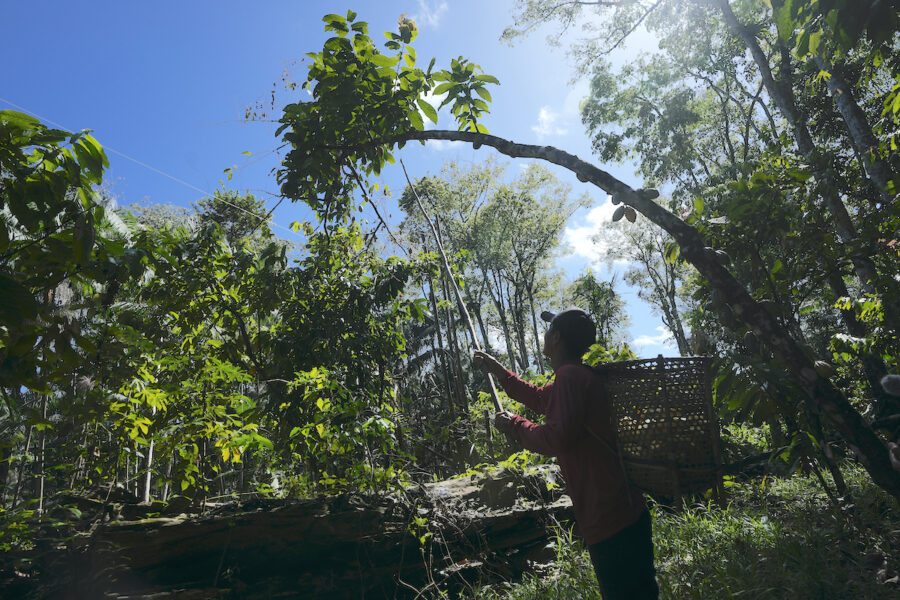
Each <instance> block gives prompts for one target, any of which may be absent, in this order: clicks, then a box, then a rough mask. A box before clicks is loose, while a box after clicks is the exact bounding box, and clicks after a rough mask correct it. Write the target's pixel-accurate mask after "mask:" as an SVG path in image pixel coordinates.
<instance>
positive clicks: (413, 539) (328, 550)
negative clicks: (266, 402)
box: [41, 467, 572, 599]
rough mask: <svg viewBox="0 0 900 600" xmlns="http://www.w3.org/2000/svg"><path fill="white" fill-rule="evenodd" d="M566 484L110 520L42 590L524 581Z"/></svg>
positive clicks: (536, 475)
mask: <svg viewBox="0 0 900 600" xmlns="http://www.w3.org/2000/svg"><path fill="white" fill-rule="evenodd" d="M556 479H558V472H557V471H556V469H555V468H554V467H546V468H541V469H540V470H537V471H535V472H533V473H532V474H530V475H527V476H525V475H522V474H521V473H516V472H512V471H509V470H500V469H498V470H494V471H492V472H490V473H488V474H487V475H476V476H470V477H463V478H459V479H454V480H449V481H443V482H437V483H431V484H425V485H421V486H418V487H416V488H411V489H406V490H405V491H404V492H402V493H399V494H392V495H384V496H361V495H342V496H331V497H321V498H315V499H308V500H296V501H271V500H257V501H254V502H251V503H245V504H243V505H240V506H238V505H227V506H226V505H223V506H219V507H215V508H213V509H212V510H211V511H209V512H208V513H207V514H204V515H186V514H181V515H178V516H158V517H152V518H144V519H140V520H132V521H110V522H107V523H103V524H99V525H96V526H95V527H94V529H93V530H92V531H90V532H85V533H81V534H78V535H76V536H75V537H74V538H73V539H71V540H70V541H69V542H68V544H67V546H66V548H65V549H61V550H59V551H58V552H57V553H56V555H55V556H54V558H53V560H52V561H51V562H52V565H51V564H49V563H48V565H47V568H46V569H45V570H44V574H45V575H44V576H42V578H41V579H42V580H43V581H42V583H41V588H42V594H41V595H42V597H51V598H72V597H78V598H82V597H84V598H87V597H91V598H102V597H107V598H119V599H125V598H128V599H133V598H134V599H136V598H154V599H156V598H201V597H202V598H215V597H221V598H404V597H416V595H417V594H418V593H419V591H421V590H422V589H423V588H425V587H433V588H439V589H447V590H451V591H455V590H459V589H463V588H465V587H467V586H470V585H473V584H474V583H475V582H477V581H480V582H486V581H496V580H498V579H505V580H508V579H516V578H517V577H519V576H521V574H522V573H523V572H524V571H526V570H528V569H529V568H532V567H533V565H534V564H535V563H540V562H547V561H549V560H551V559H552V558H553V551H552V549H551V548H548V544H549V542H550V540H551V539H552V538H553V535H554V534H553V529H552V527H553V525H554V524H556V523H560V522H561V523H563V524H564V526H566V527H568V526H571V522H572V511H571V503H570V501H569V499H568V497H567V496H564V495H563V494H562V492H561V489H560V488H556V487H555V486H554V485H552V483H554V482H555V481H556ZM548 482H550V483H551V485H550V486H548V485H547V483H548ZM548 488H551V489H548ZM129 513H130V514H134V510H131V511H127V510H126V511H122V513H121V514H129ZM417 517H418V522H417V519H416V518H417ZM50 573H53V575H54V576H53V579H52V581H51V580H48V579H47V575H49V574H50Z"/></svg>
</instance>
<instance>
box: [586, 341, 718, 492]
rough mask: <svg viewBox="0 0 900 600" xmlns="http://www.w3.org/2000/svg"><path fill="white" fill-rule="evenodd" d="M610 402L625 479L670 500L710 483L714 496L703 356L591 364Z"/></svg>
mask: <svg viewBox="0 0 900 600" xmlns="http://www.w3.org/2000/svg"><path fill="white" fill-rule="evenodd" d="M593 368H594V370H595V371H596V372H597V373H599V374H600V375H601V376H602V377H603V381H604V389H605V393H606V396H607V398H608V399H609V402H610V404H611V407H612V417H613V423H614V425H615V427H614V428H613V429H614V431H615V435H616V439H615V442H616V447H617V448H618V452H615V450H614V449H613V448H612V447H611V446H610V445H609V444H608V443H607V442H606V441H605V440H603V438H602V437H600V436H598V435H596V434H595V433H594V432H592V431H590V430H589V431H590V433H591V434H592V435H594V437H596V438H597V439H599V440H600V441H601V442H603V444H604V445H605V446H606V447H607V449H608V450H609V451H610V452H614V453H615V454H616V455H617V456H618V457H619V460H620V461H621V463H622V468H623V469H624V471H625V474H626V476H627V477H628V479H629V481H630V482H631V484H632V485H634V486H635V487H637V488H638V489H641V490H643V491H644V492H647V493H649V494H652V495H655V496H663V497H667V498H672V499H674V500H678V499H680V498H681V497H682V496H685V495H690V494H697V493H701V492H705V491H706V490H709V489H712V490H713V493H714V495H715V497H716V498H717V499H718V500H719V501H721V500H722V498H723V488H722V461H721V456H720V454H719V428H718V423H717V421H716V418H715V413H714V412H713V407H712V391H711V386H710V359H709V358H706V357H684V358H663V356H662V355H660V356H659V357H658V358H655V359H642V360H628V361H621V362H613V363H604V364H600V365H597V366H595V367H593Z"/></svg>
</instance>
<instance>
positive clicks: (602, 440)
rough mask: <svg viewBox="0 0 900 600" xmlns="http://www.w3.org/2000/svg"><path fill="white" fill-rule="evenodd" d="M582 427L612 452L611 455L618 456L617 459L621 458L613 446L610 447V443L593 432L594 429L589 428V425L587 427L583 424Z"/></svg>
mask: <svg viewBox="0 0 900 600" xmlns="http://www.w3.org/2000/svg"><path fill="white" fill-rule="evenodd" d="M584 428H585V429H586V430H587V432H588V433H589V434H591V435H592V436H594V437H595V438H596V439H597V440H598V441H599V442H600V443H601V444H603V447H604V448H606V449H607V450H609V451H610V452H612V454H613V456H615V457H616V458H619V460H621V458H620V457H619V453H618V452H616V451H615V450H613V447H612V445H611V444H610V443H609V442H607V441H606V440H605V439H603V437H602V436H600V435H598V434H596V433H594V430H593V429H591V428H590V427H588V426H587V425H585V426H584Z"/></svg>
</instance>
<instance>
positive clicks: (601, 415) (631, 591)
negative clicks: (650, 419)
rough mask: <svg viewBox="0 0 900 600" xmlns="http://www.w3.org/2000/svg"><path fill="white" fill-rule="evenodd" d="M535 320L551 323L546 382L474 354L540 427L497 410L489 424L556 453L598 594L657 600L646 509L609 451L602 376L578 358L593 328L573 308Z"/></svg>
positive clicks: (534, 447) (533, 447)
mask: <svg viewBox="0 0 900 600" xmlns="http://www.w3.org/2000/svg"><path fill="white" fill-rule="evenodd" d="M541 318H542V319H544V320H545V321H548V322H549V323H550V326H549V328H548V329H547V331H546V333H545V335H544V348H543V353H544V355H545V356H547V358H549V359H550V365H551V367H552V369H553V371H554V373H555V376H554V381H553V382H552V383H550V384H548V385H546V386H544V387H537V386H535V385H533V384H530V383H527V382H525V381H522V380H521V379H520V378H519V377H518V376H517V375H516V374H515V373H513V372H512V371H510V370H508V369H506V368H505V367H504V366H503V365H502V364H501V363H500V362H499V361H497V359H495V358H494V357H492V356H491V355H489V354H486V353H484V352H480V351H479V352H476V353H475V356H474V363H475V366H476V367H479V368H481V369H482V370H483V371H485V372H486V373H490V374H492V375H493V376H494V377H496V378H497V380H498V381H499V383H500V385H501V386H502V387H503V389H504V391H505V392H506V393H507V394H508V395H509V397H510V398H513V399H514V400H517V401H519V402H521V403H522V404H524V405H526V406H528V407H529V408H531V409H533V410H535V411H537V412H539V413H543V414H544V415H546V418H545V421H544V424H543V425H538V424H535V423H532V422H530V421H528V420H527V419H524V418H523V417H521V416H519V415H514V414H510V413H508V412H505V411H503V412H498V413H497V414H496V415H495V419H494V424H495V426H496V427H497V429H498V430H500V431H502V432H504V433H506V434H508V435H510V436H512V437H513V438H515V439H516V440H517V441H518V442H519V443H520V444H521V445H522V447H524V448H527V449H528V450H531V451H533V452H539V453H541V454H545V455H548V456H555V457H556V458H557V460H558V462H559V466H560V470H561V471H562V474H563V477H564V478H565V480H566V487H567V489H568V492H569V496H570V497H571V499H572V505H573V508H574V512H575V521H576V523H577V525H578V529H579V533H580V535H581V537H582V538H583V540H584V542H585V545H586V546H587V548H588V551H589V553H590V556H591V562H592V563H593V566H594V572H595V573H596V575H597V581H598V582H599V584H600V591H601V592H602V594H603V599H604V600H618V599H626V598H627V599H629V600H644V599H647V600H652V599H656V598H658V597H659V587H658V586H657V583H656V570H655V568H654V566H653V541H652V538H651V521H650V513H649V512H648V510H647V505H646V503H645V502H644V497H643V495H642V494H641V492H640V491H639V490H637V489H636V488H634V487H632V486H630V485H629V483H628V480H627V478H626V476H625V473H624V471H623V470H622V467H621V463H620V462H619V459H618V457H617V455H616V454H614V452H613V450H614V449H615V445H614V444H615V436H614V431H613V423H612V413H611V408H610V405H609V402H608V401H607V400H606V398H605V396H604V393H603V388H602V380H601V377H600V375H598V374H597V373H596V372H595V371H594V370H592V369H591V368H590V367H588V366H586V365H584V364H582V362H581V357H582V356H583V355H584V353H585V351H587V349H588V348H589V347H590V346H591V345H592V344H593V343H594V340H595V338H596V326H595V325H594V322H593V320H592V319H591V318H590V316H589V315H588V314H587V313H586V312H585V311H583V310H581V309H580V308H575V307H572V308H569V309H566V310H564V311H561V312H560V313H558V314H553V313H550V312H544V313H543V314H541ZM598 437H602V438H603V440H604V441H601V440H599V439H597V438H598Z"/></svg>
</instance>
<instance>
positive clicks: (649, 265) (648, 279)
mask: <svg viewBox="0 0 900 600" xmlns="http://www.w3.org/2000/svg"><path fill="white" fill-rule="evenodd" d="M594 240H595V241H596V242H597V244H598V245H599V246H600V247H601V248H603V254H602V260H604V261H605V262H606V264H607V265H609V266H610V267H612V266H614V265H619V264H621V263H622V262H625V263H627V265H628V266H626V267H625V273H624V279H625V282H626V283H628V284H629V285H631V286H634V287H636V288H637V290H638V297H639V298H640V299H641V300H643V301H644V302H646V303H647V304H649V305H650V307H651V309H652V310H653V311H654V312H655V313H656V314H658V315H659V316H660V318H661V319H662V322H663V325H665V326H666V328H668V330H669V331H670V332H671V334H672V337H673V338H674V339H675V343H676V344H677V345H678V352H679V353H680V354H681V355H682V356H689V355H690V354H691V350H690V346H689V344H688V340H687V335H686V334H685V327H684V324H683V322H682V317H681V315H682V314H683V313H684V311H685V307H684V298H685V294H684V291H683V289H682V286H683V284H684V282H685V278H686V276H687V274H688V273H689V271H690V270H691V268H690V266H689V265H688V264H687V263H685V262H683V261H678V260H672V259H671V248H672V238H671V236H669V235H668V234H667V233H666V232H665V231H662V230H660V229H659V228H658V227H655V226H654V225H653V224H651V223H649V222H647V221H646V220H645V219H637V220H636V222H635V223H629V222H626V221H624V220H620V221H618V222H615V223H608V224H607V225H606V226H604V227H603V228H602V229H601V230H600V231H599V232H598V233H596V234H595V235H594ZM667 256H668V258H667Z"/></svg>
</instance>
